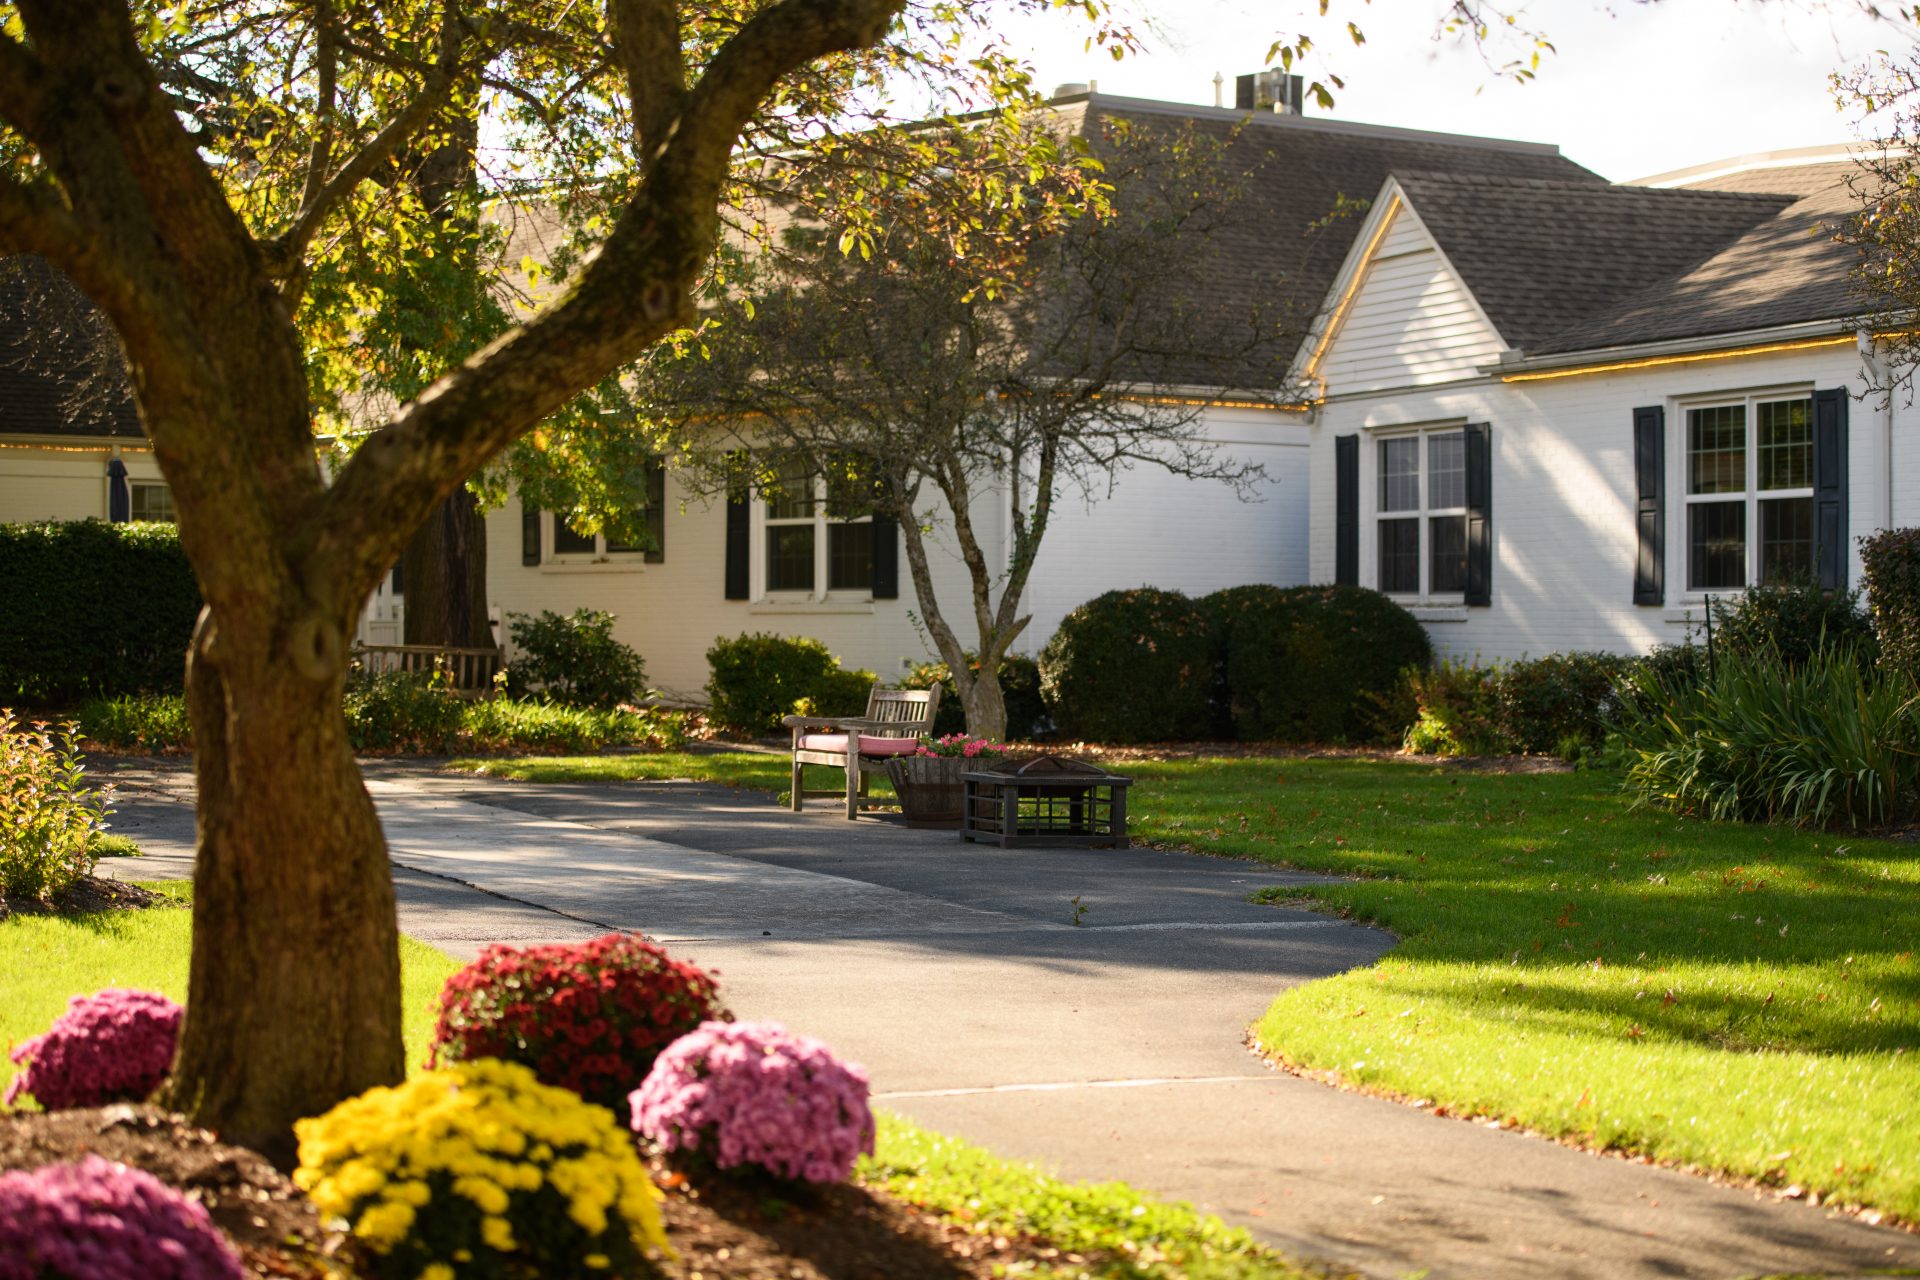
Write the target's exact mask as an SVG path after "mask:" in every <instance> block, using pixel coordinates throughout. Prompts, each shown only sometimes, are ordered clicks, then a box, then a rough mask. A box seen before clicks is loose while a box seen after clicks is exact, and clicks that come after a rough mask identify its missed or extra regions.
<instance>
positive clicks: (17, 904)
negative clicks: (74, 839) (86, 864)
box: [0, 876, 186, 920]
mask: <svg viewBox="0 0 1920 1280" xmlns="http://www.w3.org/2000/svg"><path fill="white" fill-rule="evenodd" d="M185 905H186V904H185V903H183V902H181V901H180V900H179V899H177V898H169V897H168V896H167V895H166V894H164V893H155V892H154V891H153V890H151V889H143V888H141V887H140V886H139V885H137V884H128V883H126V882H125V881H123V880H108V879H105V878H103V877H101V876H88V877H87V878H86V879H84V880H81V881H79V882H78V883H76V884H74V885H73V886H72V887H70V888H67V889H63V890H61V891H60V892H59V893H56V894H54V895H53V899H52V900H51V901H49V902H40V901H38V900H36V899H33V898H7V897H4V896H0V920H4V919H6V918H7V917H8V916H9V915H13V914H16V913H17V914H19V915H23V916H85V915H96V914H98V913H100V912H102V911H144V910H146V909H147V908H148V907H184V906H185Z"/></svg>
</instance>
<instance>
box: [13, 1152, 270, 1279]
mask: <svg viewBox="0 0 1920 1280" xmlns="http://www.w3.org/2000/svg"><path fill="white" fill-rule="evenodd" d="M245 1276H246V1271H245V1270H244V1269H243V1268H242V1267H241V1265H240V1259H239V1257H238V1256H237V1255H236V1254H235V1253H234V1251H233V1246H232V1245H230V1244H228V1243H227V1241H226V1237H224V1236H222V1235H221V1234H220V1229H219V1228H218V1227H216V1226H214V1225H213V1219H212V1218H210V1217H208V1216H207V1211H206V1210H205V1209H203V1208H202V1207H200V1206H199V1205H197V1204H195V1203H194V1202H193V1201H191V1200H189V1199H187V1198H186V1197H185V1196H183V1195H181V1194H180V1193H179V1192H178V1191H175V1190H174V1189H173V1188H172V1187H169V1186H167V1185H166V1184H165V1183H163V1182H161V1181H160V1180H159V1179H158V1178H156V1177H154V1176H153V1175H152V1174H149V1173H143V1172H141V1171H140V1170H138V1169H129V1168H127V1167H125V1166H124V1165H118V1164H112V1163H109V1162H108V1161H105V1160H102V1159H101V1158H100V1157H98V1156H88V1157H87V1158H86V1159H85V1160H83V1161H81V1162H80V1163H79V1164H53V1165H47V1166H46V1167H45V1168H41V1169H35V1170H33V1171H32V1172H30V1173H6V1174H0V1280H244V1278H245Z"/></svg>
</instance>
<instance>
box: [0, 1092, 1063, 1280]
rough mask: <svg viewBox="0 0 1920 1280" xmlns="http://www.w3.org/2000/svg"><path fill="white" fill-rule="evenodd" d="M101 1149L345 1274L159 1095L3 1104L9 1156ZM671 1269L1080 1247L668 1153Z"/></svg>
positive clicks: (975, 1277)
mask: <svg viewBox="0 0 1920 1280" xmlns="http://www.w3.org/2000/svg"><path fill="white" fill-rule="evenodd" d="M88 1153H92V1154H94V1155H98V1156H100V1157H102V1158H103V1159H107V1160H114V1161H118V1162H119V1163H121V1164H125V1165H130V1166H132V1167H134V1168H138V1169H144V1170H146V1171H147V1172H148V1173H151V1174H152V1175H153V1176H154V1177H156V1178H159V1179H160V1180H161V1181H162V1182H165V1183H167V1184H168V1185H170V1186H173V1187H177V1188H179V1189H180V1190H182V1191H184V1192H186V1193H187V1194H188V1195H189V1196H191V1197H193V1198H194V1199H195V1200H198V1201H199V1202H200V1203H201V1204H203V1205H205V1206H206V1208H207V1211H208V1212H209V1213H210V1214H212V1215H213V1220H214V1221H215V1222H216V1223H218V1224H219V1225H220V1227H221V1229H222V1230H224V1231H225V1232H226V1233H227V1234H228V1235H229V1236H230V1237H232V1239H233V1241H234V1244H235V1245H236V1246H237V1247H238V1248H239V1250H240V1254H241V1257H242V1259H243V1260H244V1261H245V1262H246V1264H247V1269H248V1270H249V1271H250V1272H251V1273H252V1274H254V1275H256V1276H260V1277H263V1278H270V1280H321V1278H322V1277H326V1278H329V1280H339V1278H342V1277H345V1276H347V1275H349V1274H351V1263H352V1254H353V1246H352V1243H351V1241H350V1240H349V1238H348V1237H346V1236H344V1235H342V1234H341V1233H339V1232H335V1231H331V1230H329V1229H328V1228H327V1227H326V1226H325V1225H323V1224H322V1223H321V1221H320V1219H319V1216H318V1215H317V1214H316V1213H315V1212H314V1209H313V1206H312V1205H311V1204H309V1203H308V1202H307V1200H306V1197H305V1196H303V1195H302V1194H301V1193H300V1192H299V1190H297V1189H296V1188H295V1187H294V1185H293V1184H292V1183H291V1182H289V1181H288V1180H287V1178H286V1177H285V1176H284V1175H282V1174H281V1173H280V1172H279V1171H278V1170H276V1169H275V1168H274V1167H273V1166H272V1165H270V1164H268V1163H267V1161H266V1160H265V1159H264V1158H262V1157H261V1156H259V1155H257V1154H255V1153H254V1152H252V1151H249V1150H246V1149H245V1148H242V1147H231V1146H226V1145H224V1144H222V1143H221V1142H220V1141H219V1140H218V1139H217V1138H215V1136H214V1135H213V1134H211V1133H209V1132H207V1131H206V1130H204V1129H196V1128H194V1127H193V1126H191V1125H189V1124H187V1123H186V1121H185V1120H183V1119H181V1118H180V1117H179V1116H176V1115H172V1114H170V1113H168V1112H165V1111H161V1110H159V1109H157V1108H153V1107H144V1106H130V1105H119V1106H111V1107H96V1108H92V1109H88V1110H77V1111H58V1112H52V1113H47V1112H38V1111H31V1112H29V1111H20V1112H0V1170H8V1169H37V1168H39V1167H40V1166H42V1165H47V1164H57V1163H61V1162H64V1161H75V1160H78V1159H80V1158H81V1157H82V1156H84V1155H86V1154H88ZM652 1172H653V1176H654V1179H655V1181H657V1182H658V1183H659V1184H660V1185H661V1187H662V1188H664V1189H665V1191H666V1202H665V1203H664V1204H663V1205H662V1206H661V1212H662V1216H663V1217H664V1218H665V1221H666V1227H667V1238H668V1239H669V1240H670V1241H671V1242H672V1243H673V1247H674V1248H675V1249H676V1250H677V1251H678V1252H679V1254H680V1260H679V1261H678V1262H675V1263H669V1264H667V1265H666V1267H665V1268H664V1270H665V1273H666V1274H667V1275H668V1276H669V1277H671V1278H672V1280H903V1278H904V1277H914V1280H923V1278H924V1280H989V1278H990V1277H991V1276H993V1275H994V1274H995V1268H996V1267H999V1268H1001V1269H1002V1271H1001V1274H1004V1273H1005V1269H1006V1268H1008V1267H1010V1266H1013V1265H1014V1264H1018V1263H1027V1264H1030V1265H1031V1264H1040V1265H1046V1264H1051V1265H1052V1266H1055V1267H1063V1266H1071V1265H1074V1264H1078V1263H1081V1262H1083V1261H1087V1260H1088V1259H1087V1258H1085V1257H1084V1256H1083V1255H1080V1254H1068V1253H1063V1252H1061V1251H1060V1250H1058V1249H1053V1248H1049V1247H1048V1246H1047V1244H1046V1242H1045V1241H1041V1240H1035V1239H1030V1238H1022V1237H1012V1238H1009V1237H1007V1236H994V1235H986V1234H977V1233H975V1232H972V1231H969V1230H968V1229H967V1228H966V1227H965V1226H963V1225H961V1224H959V1223H955V1222H952V1221H949V1220H946V1219H943V1218H941V1217H939V1216H938V1215H935V1214H930V1213H924V1212H921V1211H920V1210H918V1209H915V1208H914V1207H912V1206H911V1205H908V1204H905V1203H903V1202H901V1201H899V1200H896V1199H894V1198H892V1197H891V1196H887V1195H885V1194H883V1193H878V1192H874V1191H870V1190H868V1189H866V1188H863V1187H858V1186H830V1187H818V1188H802V1189H798V1190H796V1189H794V1188H790V1187H786V1186H782V1185H779V1184H777V1183H775V1182H773V1181H772V1180H771V1179H766V1180H758V1181H756V1180H753V1179H741V1178H736V1177H715V1176H711V1175H708V1176H703V1177H701V1178H700V1179H699V1182H698V1184H697V1185H696V1184H695V1183H693V1182H690V1181H689V1180H688V1178H687V1177H686V1175H685V1174H684V1173H682V1172H680V1171H679V1170H677V1169H675V1168H674V1167H673V1166H672V1165H670V1164H668V1163H667V1162H666V1161H664V1160H660V1159H655V1160H654V1161H653V1162H652Z"/></svg>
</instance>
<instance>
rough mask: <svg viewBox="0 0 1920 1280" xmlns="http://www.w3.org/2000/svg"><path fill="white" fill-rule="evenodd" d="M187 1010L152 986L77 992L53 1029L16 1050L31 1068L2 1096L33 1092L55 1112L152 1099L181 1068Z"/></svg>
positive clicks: (9, 1097)
mask: <svg viewBox="0 0 1920 1280" xmlns="http://www.w3.org/2000/svg"><path fill="white" fill-rule="evenodd" d="M181 1012H182V1010H181V1008H180V1006H179V1005H177V1004H175V1003H174V1002H173V1001H171V1000H169V999H167V998H166V997H165V996H162V995H155V994H154V993H153V992H151V991H124V990H121V989H119V988H109V989H107V990H105V991H102V992H99V993H98V994H96V995H91V996H75V997H73V999H72V1000H70V1001H68V1002H67V1011H66V1012H65V1013H63V1014H61V1015H60V1016H59V1017H58V1018H55V1019H54V1020H53V1025H52V1026H51V1027H48V1028H47V1029H46V1031H45V1032H43V1033H42V1034H40V1035H37V1036H34V1037H33V1038H32V1039H30V1040H26V1041H23V1042H21V1043H20V1044H19V1045H18V1046H16V1047H15V1048H14V1050H13V1053H12V1054H11V1055H9V1056H10V1057H11V1058H12V1060H13V1061H14V1062H15V1063H18V1064H21V1066H22V1067H23V1070H21V1071H20V1073H19V1074H18V1075H16V1076H14V1078H13V1083H11V1084H9V1085H8V1086H7V1092H6V1095H5V1097H4V1098H0V1101H5V1102H6V1103H7V1104H8V1105H12V1103H13V1100H14V1099H15V1098H17V1097H19V1096H20V1095H21V1094H23V1093H26V1094H31V1095H32V1097H33V1099H34V1101H36V1102H38V1103H39V1104H40V1105H41V1106H42V1107H44V1108H46V1109H47V1110H48V1111H66V1110H70V1109H72V1108H74V1107H99V1106H104V1105H106V1104H107V1103H110V1102H144V1101H145V1100H146V1099H147V1098H148V1097H150V1096H151V1095H152V1094H153V1091H154V1090H155V1089H158V1088H159V1087H160V1082H161V1081H162V1080H165V1079H166V1078H167V1072H168V1071H169V1070H170V1069H171V1068H172V1066H173V1051H174V1047H175V1045H177V1044H178V1043H179V1041H180V1016H181Z"/></svg>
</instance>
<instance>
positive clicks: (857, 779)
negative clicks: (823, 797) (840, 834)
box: [847, 757, 864, 822]
mask: <svg viewBox="0 0 1920 1280" xmlns="http://www.w3.org/2000/svg"><path fill="white" fill-rule="evenodd" d="M862 781H864V779H863V778H862V777H861V775H860V762H859V761H858V760H855V759H852V758H851V757H850V758H849V759H848V760H847V820H848V821H849V822H851V821H852V820H853V819H855V818H857V817H859V816H860V792H861V791H862V790H863V788H862V787H861V785H860V784H861V782H862Z"/></svg>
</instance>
